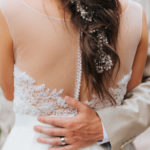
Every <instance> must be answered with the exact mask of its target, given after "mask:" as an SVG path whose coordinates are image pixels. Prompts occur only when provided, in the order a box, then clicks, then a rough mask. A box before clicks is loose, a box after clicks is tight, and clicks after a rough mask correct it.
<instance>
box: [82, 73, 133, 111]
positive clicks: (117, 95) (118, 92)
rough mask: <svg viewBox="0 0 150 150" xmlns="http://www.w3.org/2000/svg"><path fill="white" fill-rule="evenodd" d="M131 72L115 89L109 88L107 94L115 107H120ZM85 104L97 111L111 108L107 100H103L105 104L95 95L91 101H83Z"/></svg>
mask: <svg viewBox="0 0 150 150" xmlns="http://www.w3.org/2000/svg"><path fill="white" fill-rule="evenodd" d="M131 75H132V71H130V73H129V74H127V75H125V76H124V77H123V78H122V79H121V80H120V81H119V82H118V84H117V88H109V93H110V94H111V95H112V97H113V98H114V99H115V101H116V105H121V104H122V102H123V99H124V96H125V94H126V92H127V84H128V82H129V80H130V78H131ZM84 103H85V104H87V105H89V106H90V107H91V108H93V109H95V110H97V109H100V108H104V107H108V106H111V103H110V101H109V100H107V99H105V103H104V102H102V101H101V100H100V99H99V97H98V96H97V95H95V94H93V95H92V100H90V101H88V100H87V101H85V102H84Z"/></svg>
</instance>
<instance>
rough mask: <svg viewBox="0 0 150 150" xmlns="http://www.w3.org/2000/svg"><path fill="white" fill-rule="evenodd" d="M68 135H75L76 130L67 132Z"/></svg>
mask: <svg viewBox="0 0 150 150" xmlns="http://www.w3.org/2000/svg"><path fill="white" fill-rule="evenodd" d="M67 135H68V136H69V137H73V136H75V132H74V131H69V132H68V133H67Z"/></svg>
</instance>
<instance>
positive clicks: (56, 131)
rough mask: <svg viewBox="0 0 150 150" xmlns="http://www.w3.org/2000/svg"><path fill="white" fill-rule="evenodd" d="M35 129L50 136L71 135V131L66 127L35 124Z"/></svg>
mask: <svg viewBox="0 0 150 150" xmlns="http://www.w3.org/2000/svg"><path fill="white" fill-rule="evenodd" d="M34 130H35V131H37V132H40V133H44V134H46V135H49V136H69V134H70V135H71V132H68V130H67V129H65V128H55V127H45V126H39V125H38V126H34Z"/></svg>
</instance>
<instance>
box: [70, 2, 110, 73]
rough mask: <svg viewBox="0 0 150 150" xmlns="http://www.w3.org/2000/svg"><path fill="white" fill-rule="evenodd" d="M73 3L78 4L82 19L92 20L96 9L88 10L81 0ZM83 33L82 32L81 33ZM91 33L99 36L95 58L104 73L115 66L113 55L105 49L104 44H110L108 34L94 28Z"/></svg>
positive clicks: (99, 68)
mask: <svg viewBox="0 0 150 150" xmlns="http://www.w3.org/2000/svg"><path fill="white" fill-rule="evenodd" d="M71 3H72V4H74V5H75V6H76V11H77V12H78V13H79V14H80V15H81V17H82V19H83V20H85V21H87V22H92V21H93V18H94V14H95V12H94V11H88V10H89V8H88V7H87V6H86V5H83V4H81V2H80V0H71ZM81 34H82V33H81ZM90 34H94V35H93V36H97V39H98V42H97V51H96V58H95V59H94V63H95V67H96V71H97V73H103V72H104V71H108V70H110V69H111V68H112V67H113V62H112V59H111V56H110V55H108V54H107V53H106V52H105V51H104V45H105V44H109V42H108V39H107V36H106V34H105V32H104V31H100V30H99V29H94V30H91V31H90Z"/></svg>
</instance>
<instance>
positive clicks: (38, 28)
mask: <svg viewBox="0 0 150 150" xmlns="http://www.w3.org/2000/svg"><path fill="white" fill-rule="evenodd" d="M1 5H2V11H3V13H4V16H5V18H7V22H8V25H9V29H10V33H11V35H12V39H13V42H14V54H15V63H16V66H17V67H19V69H20V70H22V71H26V72H27V73H28V74H29V75H30V76H31V77H33V78H34V79H35V80H36V82H37V84H41V83H46V86H47V87H49V88H50V89H54V88H58V89H61V88H64V89H65V91H67V92H68V93H66V94H69V95H71V96H73V92H74V83H75V76H76V58H77V49H78V42H77V41H78V32H77V31H75V29H73V28H72V26H71V23H70V22H69V21H67V25H68V28H69V29H67V28H66V26H65V23H64V21H63V19H62V20H57V19H52V18H48V17H47V16H46V15H40V14H38V13H36V12H34V11H33V10H32V9H30V8H28V7H26V6H25V5H24V4H23V2H22V0H4V1H3V2H2V4H1ZM68 30H69V31H68ZM68 81H69V82H68Z"/></svg>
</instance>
